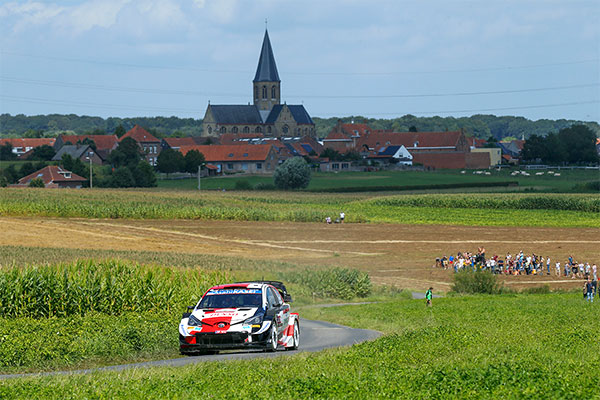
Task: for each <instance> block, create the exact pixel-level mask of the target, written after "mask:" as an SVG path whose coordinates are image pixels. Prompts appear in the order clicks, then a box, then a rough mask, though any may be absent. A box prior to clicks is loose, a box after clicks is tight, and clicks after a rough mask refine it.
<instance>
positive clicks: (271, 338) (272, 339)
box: [267, 322, 277, 352]
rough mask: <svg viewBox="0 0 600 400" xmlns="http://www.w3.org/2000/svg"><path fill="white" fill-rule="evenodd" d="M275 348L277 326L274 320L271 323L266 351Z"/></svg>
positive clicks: (274, 349) (271, 350)
mask: <svg viewBox="0 0 600 400" xmlns="http://www.w3.org/2000/svg"><path fill="white" fill-rule="evenodd" d="M276 350H277V326H276V325H275V322H273V323H271V331H270V333H269V341H268V343H267V351H268V352H273V351H276Z"/></svg>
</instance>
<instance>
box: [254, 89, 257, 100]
mask: <svg viewBox="0 0 600 400" xmlns="http://www.w3.org/2000/svg"><path fill="white" fill-rule="evenodd" d="M254 99H255V100H258V86H254Z"/></svg>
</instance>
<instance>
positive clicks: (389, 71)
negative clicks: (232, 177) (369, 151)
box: [0, 0, 600, 121]
mask: <svg viewBox="0 0 600 400" xmlns="http://www.w3.org/2000/svg"><path fill="white" fill-rule="evenodd" d="M265 21H267V25H266V26H267V27H268V31H269V36H270V38H271V44H272V46H273V52H274V54H275V59H276V62H277V67H278V70H279V76H280V78H281V81H282V83H281V97H282V101H285V102H287V103H288V104H304V106H305V108H306V109H307V111H308V112H309V113H310V114H311V115H312V116H313V117H323V118H327V117H334V116H336V117H345V116H352V115H353V116H358V115H360V116H365V117H372V118H396V117H400V116H402V115H405V114H412V115H416V116H434V115H439V116H442V117H446V116H454V117H462V116H469V115H473V114H495V115H517V116H523V117H526V118H529V119H533V120H537V119H541V118H548V119H560V118H565V119H575V120H584V121H600V23H599V22H598V21H600V1H598V0H595V1H578V0H565V1H552V0H537V1H531V0H520V1H509V0H502V1H497V0H485V1H484V0H480V1H453V0H430V1H428V0H411V1H401V0H387V1H385V0H381V1H376V0H346V1H326V0H321V1H319V0H305V1H286V0H252V1H250V0H246V1H244V0H215V1H211V0H181V1H177V0H69V1H27V0H25V1H2V0H0V113H9V114H13V115H15V114H25V115H36V114H50V113H60V114H77V115H91V116H101V117H109V116H114V117H136V116H178V117H184V118H195V119H198V118H202V117H203V116H204V112H205V110H206V106H207V104H208V103H209V101H210V102H211V103H212V104H247V103H248V102H251V101H252V79H253V78H254V73H255V71H256V66H257V62H258V57H259V54H260V48H261V44H262V40H263V36H264V31H265Z"/></svg>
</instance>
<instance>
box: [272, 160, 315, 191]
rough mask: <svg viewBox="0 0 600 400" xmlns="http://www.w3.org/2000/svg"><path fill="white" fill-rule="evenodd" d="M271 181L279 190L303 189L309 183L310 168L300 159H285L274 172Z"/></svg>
mask: <svg viewBox="0 0 600 400" xmlns="http://www.w3.org/2000/svg"><path fill="white" fill-rule="evenodd" d="M273 181H274V183H275V186H277V188H279V189H284V190H287V189H304V188H306V187H307V186H308V184H309V183H310V166H309V165H308V164H307V163H306V161H305V160H304V159H303V158H302V157H293V158H290V159H287V160H286V161H285V162H284V163H283V164H281V165H280V166H279V167H277V169H276V170H275V173H274V174H273Z"/></svg>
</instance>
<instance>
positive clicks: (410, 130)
mask: <svg viewBox="0 0 600 400" xmlns="http://www.w3.org/2000/svg"><path fill="white" fill-rule="evenodd" d="M408 131H409V132H417V127H416V126H414V125H411V126H410V128H408Z"/></svg>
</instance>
